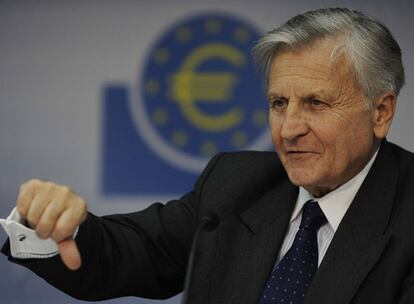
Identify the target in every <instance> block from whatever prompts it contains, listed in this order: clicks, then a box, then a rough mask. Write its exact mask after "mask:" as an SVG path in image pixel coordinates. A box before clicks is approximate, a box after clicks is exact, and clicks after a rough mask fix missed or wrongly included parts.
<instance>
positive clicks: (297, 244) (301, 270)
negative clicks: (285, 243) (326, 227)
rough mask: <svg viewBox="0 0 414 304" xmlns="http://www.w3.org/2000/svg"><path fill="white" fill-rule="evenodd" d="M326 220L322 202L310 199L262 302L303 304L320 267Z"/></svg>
mask: <svg viewBox="0 0 414 304" xmlns="http://www.w3.org/2000/svg"><path fill="white" fill-rule="evenodd" d="M324 223H326V217H325V215H324V214H323V212H322V210H321V208H320V207H319V205H318V203H317V202H315V201H308V202H307V203H305V205H304V206H303V209H302V221H301V223H300V226H299V230H298V232H297V233H296V236H295V240H294V241H293V244H292V246H291V247H290V248H289V250H288V251H287V252H286V254H285V256H284V257H283V258H282V259H281V260H280V262H279V264H278V265H277V266H276V268H275V269H274V270H273V272H272V274H271V275H270V278H269V279H268V281H267V283H266V285H265V287H264V290H263V292H262V296H261V298H260V301H259V304H279V303H280V304H302V303H303V300H304V298H305V294H306V290H307V289H308V287H309V286H310V284H311V282H312V279H313V276H314V274H315V273H316V270H317V269H318V239H317V232H318V229H319V228H320V227H321V226H322V225H323V224H324Z"/></svg>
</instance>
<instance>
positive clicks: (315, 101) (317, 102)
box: [309, 99, 327, 109]
mask: <svg viewBox="0 0 414 304" xmlns="http://www.w3.org/2000/svg"><path fill="white" fill-rule="evenodd" d="M309 103H310V104H311V105H312V107H314V108H318V109H321V108H324V107H326V105H327V104H326V103H325V102H323V101H321V100H319V99H310V100H309Z"/></svg>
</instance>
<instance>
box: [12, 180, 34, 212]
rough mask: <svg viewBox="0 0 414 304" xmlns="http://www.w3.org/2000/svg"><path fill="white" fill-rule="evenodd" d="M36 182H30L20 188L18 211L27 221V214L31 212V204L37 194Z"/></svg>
mask: <svg viewBox="0 0 414 304" xmlns="http://www.w3.org/2000/svg"><path fill="white" fill-rule="evenodd" d="M36 182H37V181H36V180H30V181H28V182H26V183H24V184H22V185H21V186H20V191H19V195H18V196H17V203H16V205H17V211H18V212H19V214H20V215H21V216H22V217H23V218H25V219H26V217H27V212H28V211H29V207H30V204H31V202H32V200H33V198H34V194H35V189H34V187H35V183H36Z"/></svg>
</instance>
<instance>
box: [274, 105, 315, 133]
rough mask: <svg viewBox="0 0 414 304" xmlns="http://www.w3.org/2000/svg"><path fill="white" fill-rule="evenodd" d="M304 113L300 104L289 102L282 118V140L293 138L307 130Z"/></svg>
mask: <svg viewBox="0 0 414 304" xmlns="http://www.w3.org/2000/svg"><path fill="white" fill-rule="evenodd" d="M305 116H306V115H305V113H304V111H303V109H302V108H301V107H300V106H297V105H291V104H289V105H288V107H287V109H286V111H285V115H284V118H283V122H282V126H281V130H280V136H281V137H282V138H283V139H284V140H290V141H291V140H295V139H297V138H298V137H301V136H304V135H306V134H307V133H308V132H309V126H308V124H307V121H306V117H305Z"/></svg>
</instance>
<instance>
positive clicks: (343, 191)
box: [276, 150, 378, 265]
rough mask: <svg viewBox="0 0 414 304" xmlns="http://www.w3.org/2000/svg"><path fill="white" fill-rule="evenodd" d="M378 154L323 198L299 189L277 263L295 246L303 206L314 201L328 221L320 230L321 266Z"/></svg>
mask: <svg viewBox="0 0 414 304" xmlns="http://www.w3.org/2000/svg"><path fill="white" fill-rule="evenodd" d="M377 154H378V150H377V151H376V152H375V154H374V155H373V156H372V158H371V160H370V161H369V162H368V163H367V164H366V165H365V167H364V169H362V170H361V172H359V173H358V174H357V175H355V176H354V177H353V178H352V179H350V180H349V181H348V182H346V183H345V184H343V185H342V186H340V187H338V188H336V189H335V190H333V191H331V192H329V193H328V194H326V195H324V196H323V197H320V198H315V197H314V196H313V195H312V194H311V193H309V192H308V191H306V190H305V189H304V188H302V187H300V188H299V195H298V198H297V200H296V205H295V208H294V209H293V213H292V216H291V218H290V222H289V227H288V231H287V234H286V236H285V239H284V241H283V243H282V247H281V249H280V252H279V256H278V259H277V263H278V262H279V261H280V260H281V259H282V257H283V256H284V255H285V254H286V252H287V251H288V250H289V248H290V247H291V246H292V244H293V241H294V239H295V235H296V232H297V231H298V230H299V226H300V222H301V220H302V208H303V205H305V203H306V202H307V201H309V200H310V199H312V200H314V201H317V202H318V204H319V207H320V208H321V209H322V212H323V214H324V215H325V217H326V219H327V222H326V223H325V224H324V225H322V226H321V228H319V230H318V253H319V258H318V265H320V264H321V261H322V259H323V257H324V256H325V253H326V250H327V249H328V247H329V244H330V243H331V241H332V238H333V236H334V234H335V232H336V230H337V229H338V226H339V224H340V223H341V221H342V218H343V217H344V215H345V213H346V211H347V210H348V208H349V206H351V203H352V201H353V199H354V197H355V195H356V194H357V192H358V190H359V188H360V187H361V185H362V182H363V181H364V180H365V178H366V177H367V174H368V172H369V170H370V169H371V167H372V164H373V163H374V160H375V158H376V157H377ZM277 263H276V264H277Z"/></svg>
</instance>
